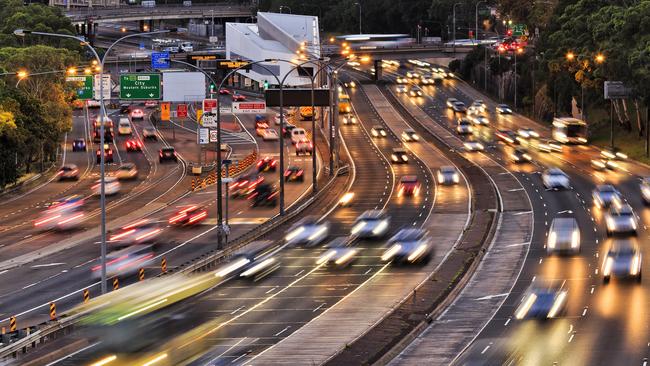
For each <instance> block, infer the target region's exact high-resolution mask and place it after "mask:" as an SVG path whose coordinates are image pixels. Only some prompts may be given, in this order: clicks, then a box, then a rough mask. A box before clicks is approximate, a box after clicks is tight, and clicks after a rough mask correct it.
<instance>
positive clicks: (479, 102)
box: [472, 99, 487, 113]
mask: <svg viewBox="0 0 650 366" xmlns="http://www.w3.org/2000/svg"><path fill="white" fill-rule="evenodd" d="M472 107H475V108H477V109H478V110H479V111H480V112H481V113H484V112H486V111H487V105H486V104H485V102H484V101H483V100H481V99H477V100H475V101H474V102H472Z"/></svg>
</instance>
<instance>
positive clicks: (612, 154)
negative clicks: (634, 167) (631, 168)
mask: <svg viewBox="0 0 650 366" xmlns="http://www.w3.org/2000/svg"><path fill="white" fill-rule="evenodd" d="M600 156H602V157H603V158H605V159H611V160H625V159H627V154H625V153H623V152H622V151H621V150H620V149H619V148H616V147H614V148H611V147H606V148H604V149H602V150H601V151H600Z"/></svg>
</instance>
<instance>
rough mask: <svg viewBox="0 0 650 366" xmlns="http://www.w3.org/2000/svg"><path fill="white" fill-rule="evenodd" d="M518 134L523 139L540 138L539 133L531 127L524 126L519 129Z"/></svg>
mask: <svg viewBox="0 0 650 366" xmlns="http://www.w3.org/2000/svg"><path fill="white" fill-rule="evenodd" d="M517 135H518V136H519V137H521V138H523V139H531V138H533V139H538V138H539V133H537V131H535V130H533V129H532V128H530V127H524V128H520V129H519V130H517Z"/></svg>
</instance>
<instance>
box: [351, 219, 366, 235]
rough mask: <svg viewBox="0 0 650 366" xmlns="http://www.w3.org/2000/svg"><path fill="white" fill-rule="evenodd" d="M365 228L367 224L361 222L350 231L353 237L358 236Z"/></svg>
mask: <svg viewBox="0 0 650 366" xmlns="http://www.w3.org/2000/svg"><path fill="white" fill-rule="evenodd" d="M364 226H366V222H365V221H360V222H359V223H357V224H356V225H354V226H353V227H352V229H350V233H352V235H356V234H357V233H358V232H359V231H361V229H363V228H364Z"/></svg>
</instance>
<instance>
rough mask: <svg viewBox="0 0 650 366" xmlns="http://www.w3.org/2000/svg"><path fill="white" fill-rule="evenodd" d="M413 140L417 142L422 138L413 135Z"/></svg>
mask: <svg viewBox="0 0 650 366" xmlns="http://www.w3.org/2000/svg"><path fill="white" fill-rule="evenodd" d="M411 138H412V139H413V140H415V141H418V140H420V136H418V135H412V136H411Z"/></svg>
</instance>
